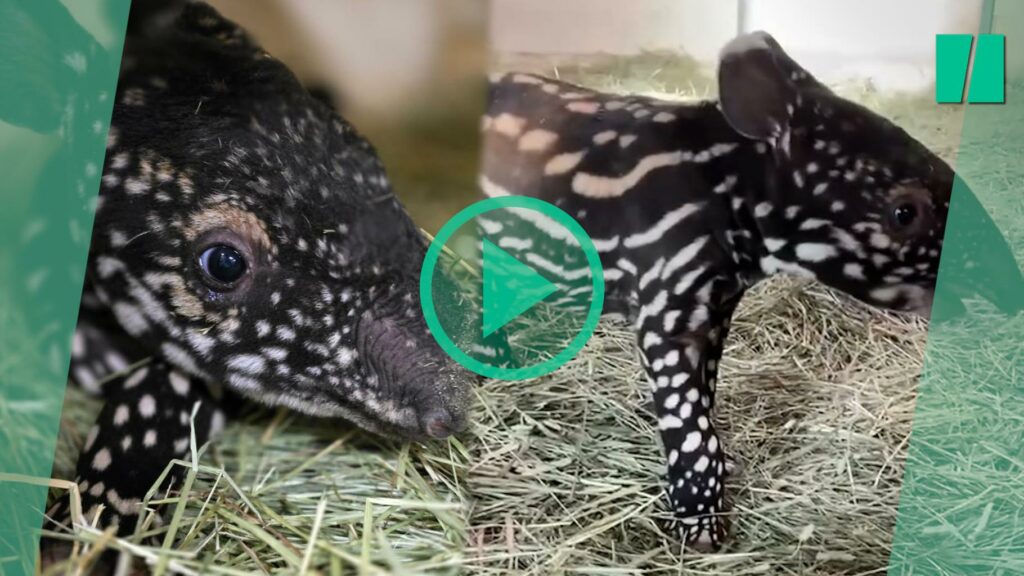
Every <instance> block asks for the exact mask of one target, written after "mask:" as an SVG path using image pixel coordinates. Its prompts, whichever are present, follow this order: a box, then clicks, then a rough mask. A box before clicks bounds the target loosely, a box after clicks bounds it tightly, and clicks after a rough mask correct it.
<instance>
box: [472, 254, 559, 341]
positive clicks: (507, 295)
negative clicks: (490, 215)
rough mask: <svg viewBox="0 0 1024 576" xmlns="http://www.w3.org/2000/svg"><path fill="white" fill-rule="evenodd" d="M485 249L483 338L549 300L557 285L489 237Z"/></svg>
mask: <svg viewBox="0 0 1024 576" xmlns="http://www.w3.org/2000/svg"><path fill="white" fill-rule="evenodd" d="M483 248H484V249H483V269H484V279H483V290H484V297H483V308H484V318H483V330H484V332H483V335H484V338H486V337H488V336H490V335H491V334H493V333H494V331H495V330H497V329H498V328H501V327H502V326H504V325H506V324H508V323H509V322H511V321H512V320H514V319H515V318H517V317H518V316H519V315H520V314H522V313H524V312H526V311H527V310H529V309H530V308H532V307H533V306H534V305H535V304H537V303H538V302H540V301H541V300H544V299H545V298H547V297H548V295H550V294H551V293H552V292H555V291H556V290H558V286H555V285H554V284H553V283H551V282H549V281H548V279H547V278H545V277H543V276H541V275H540V274H538V273H537V272H536V271H535V270H534V269H533V268H530V267H529V266H527V265H525V264H523V263H522V262H520V261H519V260H516V259H515V258H513V257H512V256H511V255H509V253H508V252H505V251H504V250H502V249H501V248H498V247H497V246H495V245H494V243H493V242H491V241H490V240H488V239H486V238H484V239H483Z"/></svg>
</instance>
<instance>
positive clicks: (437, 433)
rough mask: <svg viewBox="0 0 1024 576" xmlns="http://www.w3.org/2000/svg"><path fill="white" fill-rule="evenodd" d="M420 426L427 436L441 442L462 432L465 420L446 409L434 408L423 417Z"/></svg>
mask: <svg viewBox="0 0 1024 576" xmlns="http://www.w3.org/2000/svg"><path fill="white" fill-rule="evenodd" d="M420 426H421V427H422V428H423V431H424V432H425V433H426V434H427V436H429V437H431V438H435V439H438V440H441V439H444V438H447V437H449V436H451V435H452V434H454V433H456V432H461V431H462V430H464V429H465V428H466V419H465V418H464V417H463V416H461V415H454V414H452V412H451V411H450V410H448V409H446V408H435V409H433V410H430V411H429V412H427V413H426V414H424V415H423V417H422V418H421V419H420Z"/></svg>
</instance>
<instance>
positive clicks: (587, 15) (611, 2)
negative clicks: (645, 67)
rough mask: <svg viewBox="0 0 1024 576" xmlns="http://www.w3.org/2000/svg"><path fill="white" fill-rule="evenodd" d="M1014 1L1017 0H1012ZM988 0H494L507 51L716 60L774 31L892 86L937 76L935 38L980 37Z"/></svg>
mask: <svg viewBox="0 0 1024 576" xmlns="http://www.w3.org/2000/svg"><path fill="white" fill-rule="evenodd" d="M1003 2H1004V3H1012V2H1007V0H1003ZM982 4H983V2H982V0H898V1H893V0H853V1H839V0H831V1H829V0H633V1H632V2H628V3H627V2H622V1H620V0H557V1H552V0H493V9H492V16H491V21H490V30H491V38H492V46H493V48H494V49H495V51H497V52H498V53H504V54H511V53H535V54H551V55H553V54H560V55H569V54H594V53H599V52H603V53H608V54H616V55H629V54H636V53H639V52H642V51H675V52H682V53H685V54H687V55H689V56H691V57H693V58H694V59H696V60H697V61H698V62H701V63H703V64H706V65H708V66H711V65H713V63H714V60H715V58H716V56H717V54H718V50H719V48H721V46H722V45H723V44H724V43H725V42H727V41H728V40H729V39H730V38H732V37H733V36H735V35H736V34H738V33H740V32H745V31H751V30H759V29H761V30H767V31H768V32H770V33H771V34H772V35H774V36H775V38H776V39H778V40H779V42H780V43H781V44H782V45H783V47H784V48H786V50H787V51H788V52H790V54H791V55H792V56H793V57H794V58H795V59H796V60H798V61H800V62H801V63H802V64H804V65H805V66H807V68H808V69H809V70H810V71H811V73H813V74H815V75H816V76H818V77H819V78H821V79H822V80H824V81H826V82H843V81H848V80H868V81H871V82H872V83H873V84H874V85H876V86H877V87H879V88H880V89H883V90H888V89H893V90H915V89H920V88H925V87H928V86H929V85H930V84H931V83H932V82H934V78H935V75H934V61H935V56H934V54H935V40H934V37H935V34H939V33H971V34H973V33H977V30H978V25H979V22H980V14H981V10H982Z"/></svg>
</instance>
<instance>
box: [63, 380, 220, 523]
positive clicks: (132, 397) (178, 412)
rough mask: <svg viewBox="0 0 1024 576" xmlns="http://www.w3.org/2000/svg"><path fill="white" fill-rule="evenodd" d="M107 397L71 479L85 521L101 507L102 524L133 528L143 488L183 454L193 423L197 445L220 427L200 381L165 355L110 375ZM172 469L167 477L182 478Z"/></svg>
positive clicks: (171, 479) (214, 404)
mask: <svg viewBox="0 0 1024 576" xmlns="http://www.w3.org/2000/svg"><path fill="white" fill-rule="evenodd" d="M107 392H108V393H107V394H106V396H107V402H106V404H105V405H104V407H103V409H102V411H101V412H100V415H99V417H98V418H97V420H96V423H95V425H94V426H93V427H92V429H91V430H90V431H89V435H88V437H87V438H86V441H85V446H84V447H83V448H82V452H81V455H80V456H79V458H78V470H77V477H76V481H77V482H78V485H79V489H80V490H81V494H82V509H83V510H84V511H86V517H87V519H88V520H92V518H93V514H94V513H95V511H96V510H97V509H98V507H99V506H100V505H102V506H103V513H102V514H101V517H100V518H101V521H100V525H101V526H102V527H107V526H111V525H115V524H116V525H118V527H119V528H118V531H119V532H120V533H122V534H124V533H131V531H132V530H133V529H134V527H135V519H136V517H137V515H138V513H139V512H140V503H141V501H142V498H143V497H144V496H145V494H146V492H147V491H148V490H149V489H150V488H151V487H152V486H153V485H154V484H155V483H156V481H157V479H158V478H159V476H160V474H161V473H162V472H163V470H164V469H165V468H166V467H167V464H168V462H170V461H171V460H173V459H175V458H180V459H183V458H187V456H188V454H189V452H190V444H191V433H192V427H193V423H194V428H195V441H196V445H197V446H201V445H202V444H204V443H205V442H206V441H207V440H208V439H209V438H210V437H211V436H214V435H216V434H217V433H218V432H219V430H220V429H221V428H222V427H223V419H224V417H223V414H222V412H221V410H220V409H219V408H218V406H217V402H216V400H215V399H214V398H213V397H212V396H211V394H210V392H209V390H208V388H207V386H206V383H205V382H203V381H202V380H199V379H196V378H190V377H189V376H186V375H184V374H182V373H181V372H179V371H178V370H176V369H174V368H172V367H170V366H169V365H167V364H166V363H163V362H155V363H152V364H150V365H147V366H142V367H140V368H138V369H136V370H134V371H133V372H131V373H129V374H127V375H126V376H124V377H122V378H119V379H118V380H115V381H113V382H110V383H109V384H108V387H107ZM180 476H181V475H180V470H178V471H176V472H175V473H172V474H171V476H170V477H169V479H168V481H167V483H165V484H164V485H163V486H161V488H166V487H167V486H169V485H170V483H174V482H176V481H177V480H178V479H180Z"/></svg>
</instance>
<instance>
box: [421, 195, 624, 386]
mask: <svg viewBox="0 0 1024 576" xmlns="http://www.w3.org/2000/svg"><path fill="white" fill-rule="evenodd" d="M603 303H604V277H603V271H602V269H601V261H600V257H599V255H598V253H597V250H596V248H595V247H594V243H593V242H592V241H591V240H590V238H589V237H588V236H587V234H586V232H585V231H584V230H583V227H582V226H580V225H579V223H578V222H576V220H574V219H573V218H572V217H571V216H569V215H568V214H566V213H565V212H563V211H562V210H561V209H559V208H557V207H555V206H553V205H551V204H549V203H547V202H544V201H542V200H538V199H536V198H529V197H524V196H505V197H500V198H490V199H487V200H482V201H480V202H477V203H476V204H473V205H471V206H469V207H468V208H465V209H464V210H462V211H461V212H459V213H458V214H456V215H455V217H454V218H452V219H451V220H449V221H448V223H446V224H445V225H444V227H442V229H441V231H440V232H439V233H438V235H437V237H436V238H434V240H433V242H432V243H431V245H430V248H429V249H428V250H427V255H426V258H425V259H424V263H423V269H422V271H421V273H420V305H421V307H422V309H423V314H424V317H425V318H426V321H427V325H428V326H429V328H430V331H431V334H432V335H433V336H434V338H435V339H436V340H437V342H438V344H439V345H440V346H441V347H442V348H443V349H444V351H445V352H447V353H448V355H449V356H451V357H452V358H453V359H454V360H455V361H457V362H458V363H459V364H461V365H463V366H464V367H466V368H467V369H469V370H472V371H473V372H476V373H477V374H481V375H483V376H487V377H490V378H499V379H505V380H522V379H527V378H534V377H537V376H542V375H544V374H547V373H549V372H552V371H554V370H556V369H557V368H558V367H560V366H561V365H563V364H565V363H566V362H568V361H569V360H571V359H572V358H573V357H574V356H575V355H576V354H577V353H578V352H579V351H580V350H581V349H582V348H583V346H584V345H585V344H586V342H587V340H588V339H589V338H590V336H591V335H592V334H593V332H594V328H595V327H596V326H597V322H598V319H599V318H600V316H601V307H602V305H603Z"/></svg>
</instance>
